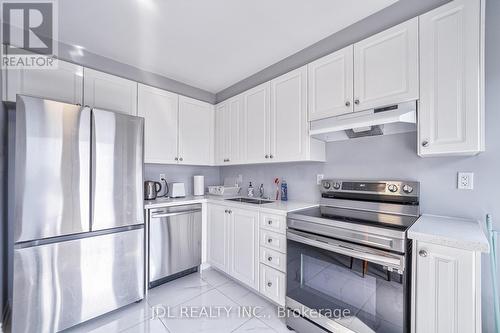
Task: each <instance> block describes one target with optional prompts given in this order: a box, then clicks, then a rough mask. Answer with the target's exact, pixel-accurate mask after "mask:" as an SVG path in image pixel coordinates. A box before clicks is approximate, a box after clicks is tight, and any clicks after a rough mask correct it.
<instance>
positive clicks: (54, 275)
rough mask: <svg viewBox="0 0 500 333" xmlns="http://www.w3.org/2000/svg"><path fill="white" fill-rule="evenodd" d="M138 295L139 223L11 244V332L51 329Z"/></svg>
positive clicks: (140, 273)
mask: <svg viewBox="0 0 500 333" xmlns="http://www.w3.org/2000/svg"><path fill="white" fill-rule="evenodd" d="M143 296H144V229H143V228H138V229H133V230H128V231H122V232H117V233H111V234H105V235H100V236H94V237H88V238H82V239H77V240H70V241H65V242H60V243H52V244H47V245H40V246H34V247H27V248H20V249H15V250H14V291H13V318H12V323H13V332H15V333H17V332H23V333H24V332H57V331H60V330H63V329H66V328H69V327H71V326H73V325H76V324H78V323H80V322H83V321H86V320H88V319H91V318H94V317H97V316H99V315H102V314H104V313H106V312H109V311H112V310H114V309H117V308H119V307H121V306H124V305H126V304H129V303H132V302H135V301H137V300H140V299H142V298H143Z"/></svg>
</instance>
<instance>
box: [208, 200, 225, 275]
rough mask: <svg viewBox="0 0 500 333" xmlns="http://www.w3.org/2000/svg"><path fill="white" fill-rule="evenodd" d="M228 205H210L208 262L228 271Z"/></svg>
mask: <svg viewBox="0 0 500 333" xmlns="http://www.w3.org/2000/svg"><path fill="white" fill-rule="evenodd" d="M226 211H227V207H225V206H220V205H210V204H209V205H208V262H209V263H210V264H211V265H213V266H214V267H216V268H218V269H220V270H222V271H224V272H228V266H229V251H228V250H229V249H228V225H227V224H228V223H227V216H228V214H227V213H226Z"/></svg>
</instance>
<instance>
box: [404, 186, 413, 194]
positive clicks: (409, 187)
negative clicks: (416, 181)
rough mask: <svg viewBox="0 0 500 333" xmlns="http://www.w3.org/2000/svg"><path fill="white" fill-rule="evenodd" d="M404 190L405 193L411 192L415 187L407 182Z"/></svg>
mask: <svg viewBox="0 0 500 333" xmlns="http://www.w3.org/2000/svg"><path fill="white" fill-rule="evenodd" d="M403 192H405V193H411V192H413V187H411V186H410V185H408V184H405V185H403Z"/></svg>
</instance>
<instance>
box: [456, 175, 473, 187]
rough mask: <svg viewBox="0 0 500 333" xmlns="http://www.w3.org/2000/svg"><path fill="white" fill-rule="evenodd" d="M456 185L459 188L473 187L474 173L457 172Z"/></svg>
mask: <svg viewBox="0 0 500 333" xmlns="http://www.w3.org/2000/svg"><path fill="white" fill-rule="evenodd" d="M457 187H458V189H459V190H472V189H474V173H472V172H459V173H458V178H457Z"/></svg>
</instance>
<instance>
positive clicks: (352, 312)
mask: <svg viewBox="0 0 500 333" xmlns="http://www.w3.org/2000/svg"><path fill="white" fill-rule="evenodd" d="M287 247H288V248H287V251H288V253H287V258H288V259H287V297H290V298H291V299H293V300H295V301H297V302H299V303H301V304H302V305H305V306H306V307H308V308H310V309H314V310H317V311H319V312H320V313H321V314H323V315H326V316H328V317H330V318H331V319H333V320H335V321H336V322H338V323H339V324H341V325H343V326H345V327H347V328H349V329H351V330H353V331H356V332H384V333H391V332H404V331H405V330H406V329H407V326H408V325H404V320H405V319H406V316H405V315H404V312H405V304H404V291H405V285H406V283H404V281H403V275H401V274H399V273H397V272H390V271H388V270H387V268H386V267H384V266H381V265H379V264H375V263H372V262H368V261H365V260H360V259H356V258H353V257H349V256H346V255H343V254H338V253H334V252H330V251H326V250H323V249H319V248H315V247H312V246H309V245H306V244H302V243H298V242H295V241H292V240H288V241H287Z"/></svg>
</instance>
